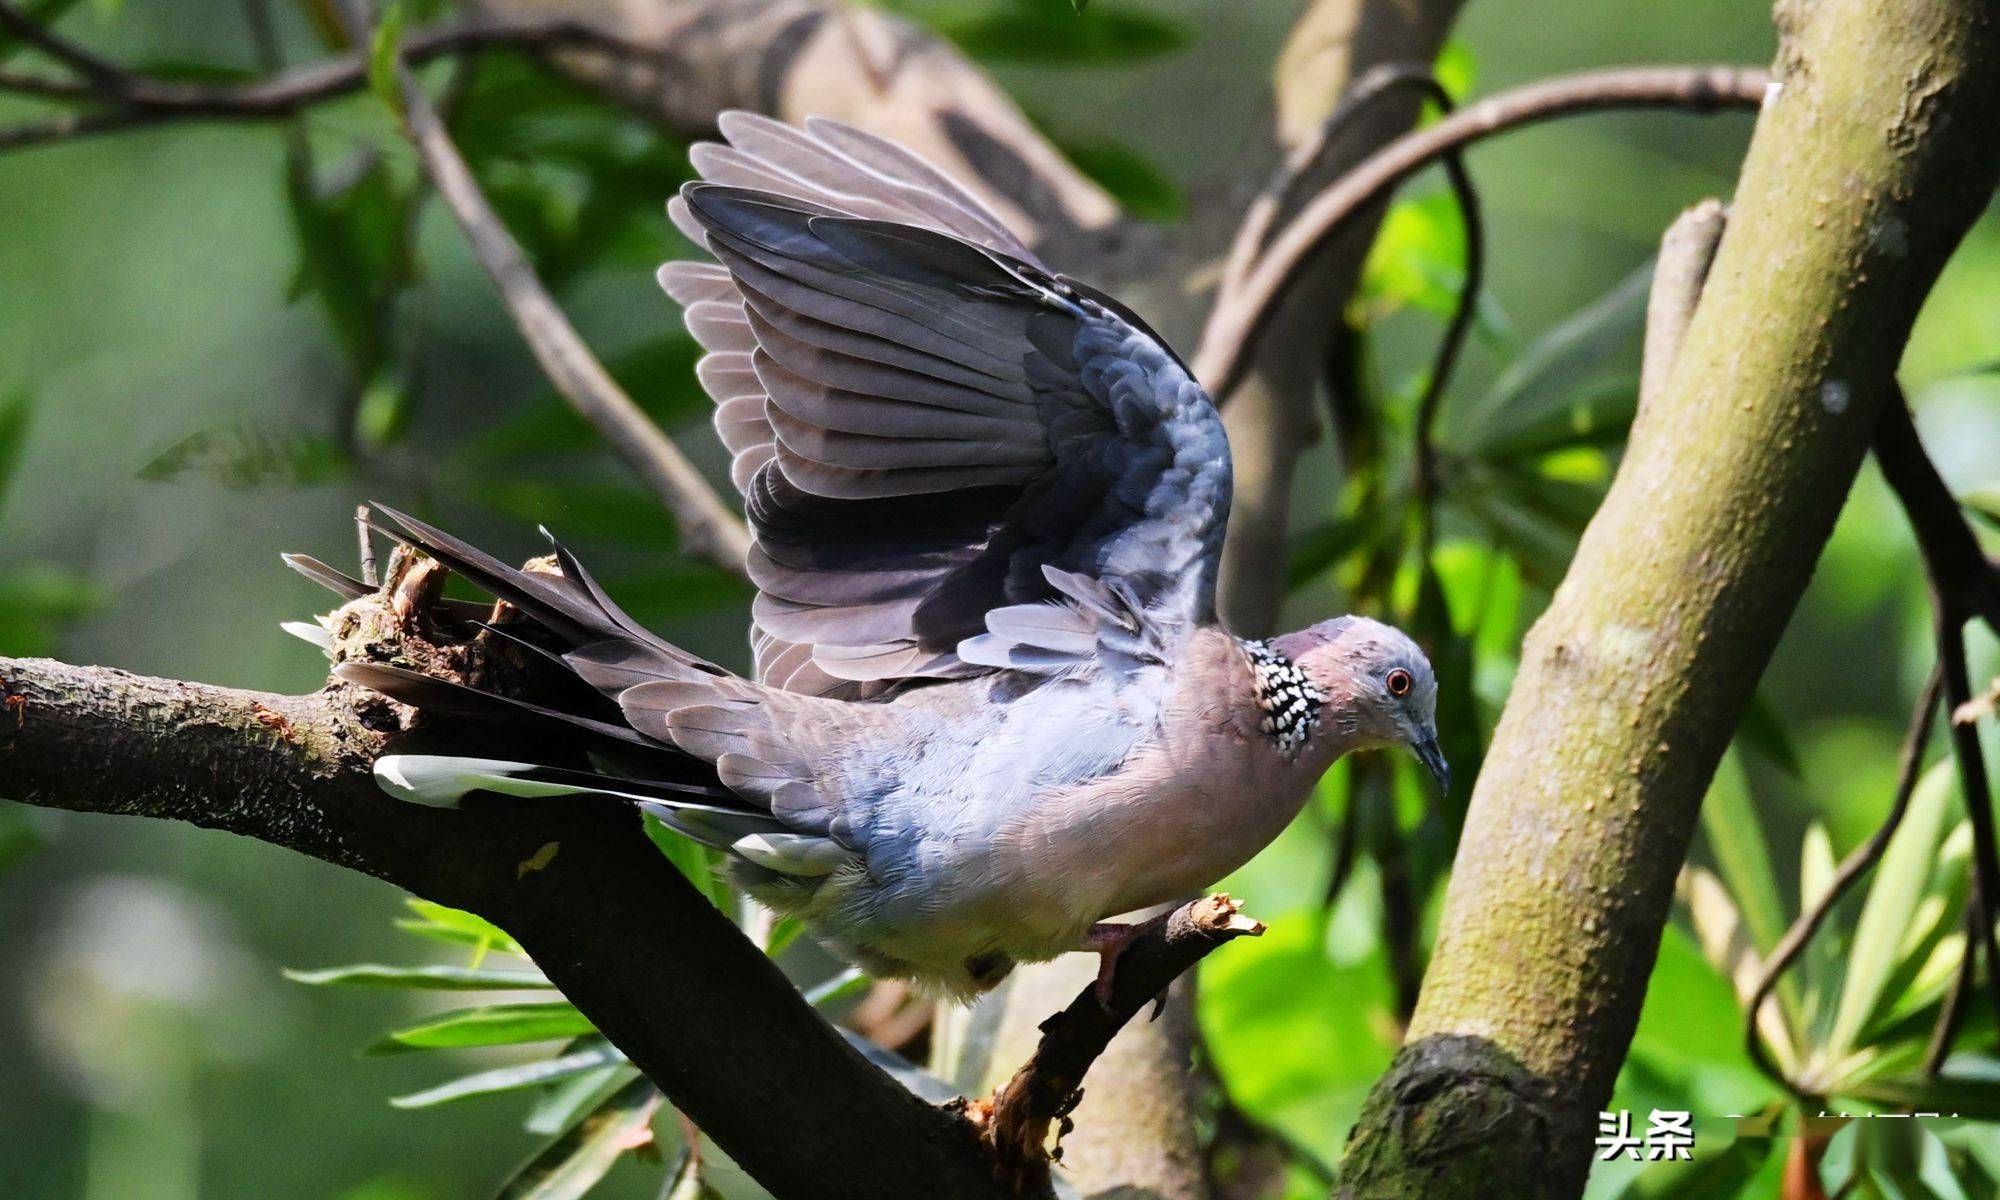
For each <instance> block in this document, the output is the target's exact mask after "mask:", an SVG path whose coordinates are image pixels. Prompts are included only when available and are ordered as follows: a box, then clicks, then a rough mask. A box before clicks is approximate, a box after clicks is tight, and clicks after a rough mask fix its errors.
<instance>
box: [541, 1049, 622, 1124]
mask: <svg viewBox="0 0 2000 1200" xmlns="http://www.w3.org/2000/svg"><path fill="white" fill-rule="evenodd" d="M587 1040H588V1039H580V1040H579V1041H578V1042H577V1043H576V1044H577V1045H582V1044H583V1043H584V1041H587ZM639 1074H640V1073H639V1068H637V1067H635V1066H633V1065H632V1064H631V1063H618V1064H615V1065H612V1066H608V1067H599V1068H598V1069H596V1070H595V1071H586V1072H584V1073H583V1074H581V1075H574V1076H571V1077H570V1078H569V1079H567V1080H564V1081H563V1082H562V1084H561V1086H559V1087H556V1088H553V1089H551V1090H550V1092H549V1094H548V1095H546V1096H544V1097H542V1099H541V1100H539V1101H537V1102H536V1104H535V1107H534V1108H533V1109H531V1110H529V1112H528V1116H527V1119H526V1120H524V1121H522V1122H521V1127H522V1128H523V1129H526V1130H527V1131H528V1132H529V1133H538V1134H541V1135H542V1136H543V1137H554V1136H555V1135H556V1134H558V1133H561V1132H562V1131H563V1130H565V1129H568V1128H569V1127H570V1126H571V1125H573V1124H575V1123H576V1120H577V1118H578V1117H579V1116H581V1115H582V1114H583V1113H586V1112H589V1111H590V1110H591V1109H594V1108H596V1107H597V1106H598V1105H600V1104H602V1103H604V1102H605V1100H607V1099H609V1098H610V1097H611V1094H612V1093H613V1092H616V1091H617V1090H618V1089H620V1088H622V1087H624V1086H625V1085H626V1084H628V1083H630V1082H632V1081H633V1080H634V1079H637V1078H639Z"/></svg>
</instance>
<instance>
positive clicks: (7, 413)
mask: <svg viewBox="0 0 2000 1200" xmlns="http://www.w3.org/2000/svg"><path fill="white" fill-rule="evenodd" d="M34 411H35V397H34V393H32V392H30V391H28V389H26V388H16V389H15V390H14V391H12V392H9V393H7V394H6V395H5V396H0V511H4V510H5V502H6V499H7V489H8V487H9V486H10V485H12V484H13V482H14V472H15V471H16V470H18V469H19V468H20V465H21V452H22V450H23V449H24V448H25V447H26V446H27V444H28V421H29V419H30V418H31V417H33V416H34Z"/></svg>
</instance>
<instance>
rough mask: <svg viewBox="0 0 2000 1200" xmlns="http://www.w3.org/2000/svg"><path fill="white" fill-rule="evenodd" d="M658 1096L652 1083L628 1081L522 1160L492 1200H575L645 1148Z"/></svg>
mask: <svg viewBox="0 0 2000 1200" xmlns="http://www.w3.org/2000/svg"><path fill="white" fill-rule="evenodd" d="M660 1102H661V1096H660V1092H659V1089H657V1088H655V1087H654V1086H653V1084H652V1081H651V1080H649V1079H645V1078H643V1077H642V1078H639V1079H634V1080H632V1081H631V1082H630V1083H627V1084H626V1085H625V1086H624V1087H622V1088H620V1089H618V1091H617V1092H616V1093H614V1094H613V1095H612V1097H611V1098H610V1099H609V1100H606V1101H605V1102H604V1103H603V1104H601V1105H599V1106H598V1107H597V1108H596V1109H595V1110H594V1111H592V1112H591V1114H590V1115H589V1116H587V1117H585V1118H584V1119H583V1120H581V1121H579V1122H578V1123H577V1124H576V1126H575V1127H574V1128H572V1129H571V1130H569V1132H567V1133H565V1134H563V1135H562V1136H561V1137H559V1138H557V1139H556V1140H555V1141H553V1142H551V1143H549V1145H548V1146H547V1147H546V1148H545V1149H543V1150H542V1152H541V1153H539V1154H537V1155H535V1157H533V1158H531V1159H529V1160H528V1162H527V1163H526V1164H525V1165H523V1166H522V1167H521V1169H520V1170H519V1171H516V1172H515V1173H514V1175H513V1177H512V1178H511V1179H509V1180H508V1181H507V1182H506V1183H505V1184H504V1185H503V1186H502V1187H501V1188H500V1191H499V1193H498V1196H497V1200H576V1198H577V1197H580V1196H582V1195H584V1194H585V1193H587V1192H589V1191H590V1189H591V1188H593V1187H595V1186H597V1183H598V1181H599V1180H602V1179H603V1178H604V1177H605V1175H607V1174H609V1173H610V1171H611V1168H612V1167H613V1166H614V1165H615V1164H616V1163H617V1162H618V1159H619V1156H621V1155H623V1154H624V1153H625V1152H626V1151H628V1150H636V1149H638V1148H639V1147H641V1146H645V1145H649V1144H651V1142H652V1140H653V1133H652V1121H653V1114H654V1113H655V1112H657V1111H659V1107H660Z"/></svg>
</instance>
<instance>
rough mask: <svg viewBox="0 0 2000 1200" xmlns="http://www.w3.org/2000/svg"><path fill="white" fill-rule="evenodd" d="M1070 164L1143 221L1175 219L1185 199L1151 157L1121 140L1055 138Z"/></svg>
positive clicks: (1180, 211) (1184, 209) (1182, 212)
mask: <svg viewBox="0 0 2000 1200" xmlns="http://www.w3.org/2000/svg"><path fill="white" fill-rule="evenodd" d="M1054 141H1055V143H1056V148H1057V149H1058V150H1061V151H1062V152H1063V156H1064V157H1065V158H1067V159H1069V161H1070V163H1071V165H1073V166H1074V167H1076V169H1077V170H1079V171H1081V172H1083V173H1084V174H1085V175H1088V176H1089V177H1090V178H1091V179H1092V180H1093V181H1094V182H1095V183H1096V184H1097V186H1099V187H1101V188H1103V189H1104V190H1105V191H1107V192H1109V193H1111V198H1112V199H1113V200H1116V201H1117V202H1118V204H1119V206H1120V207H1122V208H1123V209H1125V211H1126V212H1128V213H1131V214H1132V215H1133V216H1135V217H1137V218H1139V219H1140V220H1142V221H1160V222H1167V221H1176V220H1179V219H1180V217H1181V216H1182V214H1184V213H1185V212H1186V211H1187V199H1186V197H1184V196H1182V195H1181V190H1180V188H1179V186H1178V185H1176V184H1175V183H1174V181H1173V180H1172V179H1170V178H1168V177H1167V174H1166V173H1165V172H1164V171H1162V170H1160V169H1159V168H1158V167H1157V166H1155V165H1153V162H1152V160H1150V159H1148V158H1147V157H1146V156H1145V155H1143V154H1140V153H1139V152H1138V151H1136V150H1134V149H1132V148H1131V147H1129V146H1127V145H1125V144H1124V143H1122V142H1114V141H1099V140H1079V139H1075V138H1055V139H1054Z"/></svg>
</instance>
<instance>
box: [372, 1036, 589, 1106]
mask: <svg viewBox="0 0 2000 1200" xmlns="http://www.w3.org/2000/svg"><path fill="white" fill-rule="evenodd" d="M624 1061H625V1056H624V1055H623V1054H621V1053H619V1052H618V1051H616V1050H614V1049H612V1048H611V1045H610V1043H608V1042H605V1043H603V1044H601V1045H598V1046H596V1047H593V1048H591V1049H586V1050H576V1051H572V1052H570V1053H568V1054H562V1055H558V1056H557V1057H555V1058H545V1059H541V1060H539V1061H536V1062H527V1063H517V1064H516V1065H514V1066H511V1067H499V1068H496V1069H494V1070H491V1071H481V1072H479V1073H478V1074H476V1075H466V1076H462V1077H460V1078H458V1079H454V1080H452V1081H451V1082H449V1083H441V1084H439V1085H438V1086H436V1087H433V1088H426V1089H424V1090H423V1091H421V1092H411V1093H410V1094H408V1095H406V1096H393V1097H391V1098H390V1100H389V1103H390V1104H392V1105H394V1106H395V1107H397V1108H431V1107H434V1106H436V1105H439V1104H449V1103H451V1102H453V1101H455V1100H470V1099H473V1098H475V1097H479V1096H495V1095H501V1094H504V1093H507V1092H518V1091H522V1090H524V1089H526V1088H531V1087H539V1086H541V1085H543V1084H547V1083H554V1082H556V1081H557V1080H561V1079H568V1078H570V1077H572V1076H576V1075H581V1074H584V1073H585V1072H587V1071H595V1070H598V1069H600V1068H602V1067H607V1066H613V1065H615V1064H617V1063H621V1062H624Z"/></svg>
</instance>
